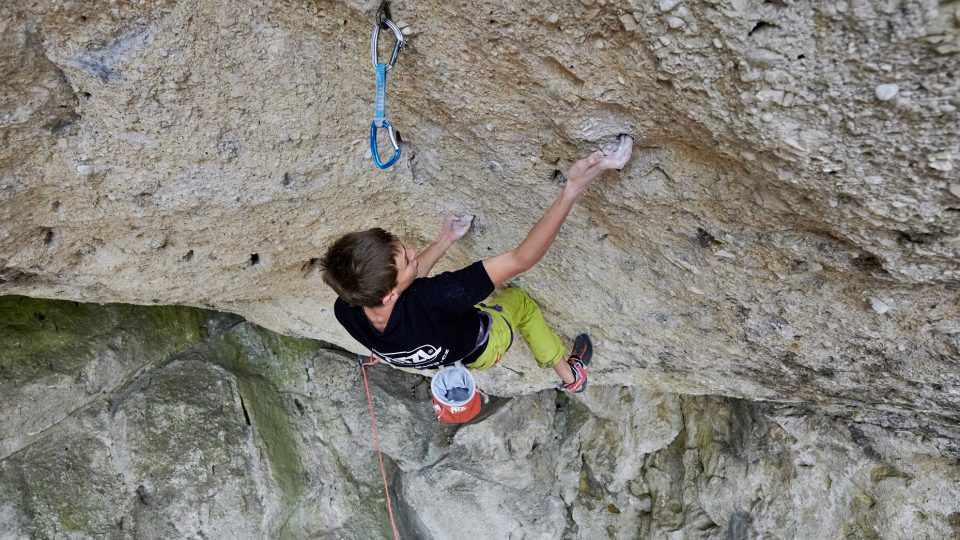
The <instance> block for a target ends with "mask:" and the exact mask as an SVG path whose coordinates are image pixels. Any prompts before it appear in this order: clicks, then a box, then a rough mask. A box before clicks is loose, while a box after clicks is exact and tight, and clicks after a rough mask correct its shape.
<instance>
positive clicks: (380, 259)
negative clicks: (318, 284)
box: [320, 227, 399, 307]
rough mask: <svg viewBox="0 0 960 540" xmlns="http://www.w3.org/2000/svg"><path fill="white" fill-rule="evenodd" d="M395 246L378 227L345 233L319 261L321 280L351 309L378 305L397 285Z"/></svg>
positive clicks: (396, 243) (393, 240)
mask: <svg viewBox="0 0 960 540" xmlns="http://www.w3.org/2000/svg"><path fill="white" fill-rule="evenodd" d="M398 245H399V243H398V240H397V237H396V236H394V235H392V234H390V233H388V232H387V231H385V230H383V229H381V228H379V227H377V228H373V229H368V230H366V231H357V232H352V233H348V234H345V235H343V236H341V237H340V238H338V239H337V240H336V241H335V242H334V243H333V244H331V245H330V248H329V249H327V254H326V255H324V256H323V258H322V259H320V267H321V268H322V269H323V281H324V283H326V284H327V285H329V286H330V287H331V288H333V290H334V291H335V292H336V293H337V296H339V297H340V298H342V299H343V300H344V301H345V302H346V303H348V304H350V305H351V306H367V307H373V306H379V305H380V304H381V303H382V301H383V297H384V296H386V295H387V293H389V292H390V289H392V288H394V287H395V286H396V285H397V263H396V261H395V260H394V256H395V255H396V253H397V250H398V249H399V248H398Z"/></svg>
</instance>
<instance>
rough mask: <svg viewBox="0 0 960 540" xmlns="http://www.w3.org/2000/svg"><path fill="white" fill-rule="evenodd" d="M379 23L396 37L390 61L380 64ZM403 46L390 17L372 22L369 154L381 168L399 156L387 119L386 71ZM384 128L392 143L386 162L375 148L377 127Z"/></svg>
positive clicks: (398, 32) (398, 149) (393, 161)
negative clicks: (372, 97) (373, 74)
mask: <svg viewBox="0 0 960 540" xmlns="http://www.w3.org/2000/svg"><path fill="white" fill-rule="evenodd" d="M381 25H385V26H387V27H388V28H389V29H390V30H393V34H394V36H396V38H397V44H396V45H395V46H394V48H393V54H391V55H390V61H389V62H388V63H385V64H381V63H379V62H378V61H377V40H378V38H379V37H380V27H381ZM402 46H403V33H402V32H401V31H400V27H399V26H397V25H396V23H394V22H393V21H391V20H390V19H380V20H378V21H377V22H375V23H374V24H373V36H372V37H371V39H370V56H371V59H372V60H373V67H374V69H375V70H376V72H377V95H376V110H375V113H374V117H373V122H371V123H370V154H371V155H372V156H373V163H374V164H375V165H376V166H377V167H379V168H381V169H386V168H387V167H389V166H391V165H393V164H394V163H396V162H397V159H399V158H400V145H399V144H397V137H396V135H395V134H394V133H393V126H392V125H391V124H390V122H388V121H387V104H386V101H387V71H389V70H390V68H392V67H393V65H394V64H395V63H396V62H397V56H399V55H400V47H402ZM381 127H382V128H386V129H387V133H388V134H389V135H390V142H391V143H392V144H393V156H391V157H390V159H388V160H387V162H386V163H384V162H382V161H381V160H380V152H379V150H378V149H377V128H381Z"/></svg>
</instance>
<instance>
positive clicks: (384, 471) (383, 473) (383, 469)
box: [360, 354, 400, 540]
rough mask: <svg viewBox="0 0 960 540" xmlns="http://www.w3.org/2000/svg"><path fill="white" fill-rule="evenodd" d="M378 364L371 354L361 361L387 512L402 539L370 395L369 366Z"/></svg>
mask: <svg viewBox="0 0 960 540" xmlns="http://www.w3.org/2000/svg"><path fill="white" fill-rule="evenodd" d="M375 364H377V362H375V361H374V359H373V354H371V355H370V363H361V364H360V371H361V372H362V373H363V387H364V389H366V391H367V405H369V406H370V425H371V426H372V427H373V440H374V442H375V443H376V444H377V457H378V458H380V476H381V477H382V478H383V491H384V493H386V494H387V514H389V515H390V526H391V527H392V528H393V538H394V540H400V535H399V534H398V533H397V523H396V522H395V521H394V520H393V505H392V504H391V502H390V488H389V487H388V486H387V469H386V467H384V466H383V452H382V451H381V450H380V435H379V434H378V433H377V419H376V417H374V416H373V398H371V397H370V385H369V384H368V383H367V366H372V365H375Z"/></svg>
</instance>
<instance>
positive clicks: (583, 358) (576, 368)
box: [557, 334, 593, 394]
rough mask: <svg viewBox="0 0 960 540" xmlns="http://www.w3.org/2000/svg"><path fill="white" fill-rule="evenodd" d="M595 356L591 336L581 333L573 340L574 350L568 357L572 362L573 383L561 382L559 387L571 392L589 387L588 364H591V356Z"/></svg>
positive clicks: (576, 392)
mask: <svg viewBox="0 0 960 540" xmlns="http://www.w3.org/2000/svg"><path fill="white" fill-rule="evenodd" d="M592 356H593V343H591V342H590V336H588V335H586V334H580V335H579V336H577V338H576V339H575V340H574V341H573V351H571V352H570V357H569V358H567V363H568V364H570V370H571V371H573V377H574V379H573V382H572V383H560V384H559V385H557V388H559V389H560V390H563V391H564V392H570V393H571V394H579V393H580V392H583V391H584V390H586V389H587V366H589V365H590V358H591V357H592Z"/></svg>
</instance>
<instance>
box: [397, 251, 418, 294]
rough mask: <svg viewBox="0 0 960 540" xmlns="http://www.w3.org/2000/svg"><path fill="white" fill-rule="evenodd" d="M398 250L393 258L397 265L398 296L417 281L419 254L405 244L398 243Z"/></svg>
mask: <svg viewBox="0 0 960 540" xmlns="http://www.w3.org/2000/svg"><path fill="white" fill-rule="evenodd" d="M397 244H398V249H397V252H396V254H395V255H394V256H393V260H394V263H395V264H396V265H397V294H400V293H402V292H403V291H405V290H406V289H407V287H409V286H410V284H411V283H413V280H415V279H417V252H416V251H414V250H413V248H408V247H407V246H405V245H404V244H403V242H399V241H398V242H397Z"/></svg>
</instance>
